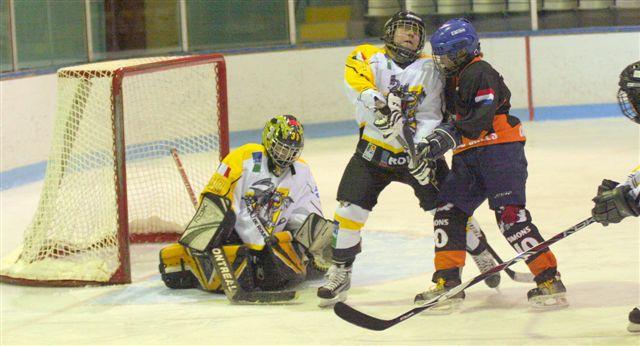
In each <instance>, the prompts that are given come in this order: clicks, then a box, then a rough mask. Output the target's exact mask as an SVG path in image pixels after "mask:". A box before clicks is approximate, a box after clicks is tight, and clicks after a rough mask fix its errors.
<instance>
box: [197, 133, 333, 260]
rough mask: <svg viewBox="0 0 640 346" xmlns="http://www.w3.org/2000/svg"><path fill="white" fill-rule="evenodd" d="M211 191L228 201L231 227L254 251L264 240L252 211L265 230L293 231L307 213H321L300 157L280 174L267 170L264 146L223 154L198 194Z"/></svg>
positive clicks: (251, 146)
mask: <svg viewBox="0 0 640 346" xmlns="http://www.w3.org/2000/svg"><path fill="white" fill-rule="evenodd" d="M205 192H212V193H214V194H216V195H219V196H224V197H227V198H229V199H230V200H231V203H232V207H233V210H234V212H235V214H236V223H235V230H236V232H237V233H238V235H239V236H240V238H241V239H242V241H243V242H244V243H245V244H246V245H247V246H248V247H250V248H252V249H254V250H261V249H262V248H263V247H264V245H265V243H264V237H263V236H262V234H261V233H260V232H259V231H258V228H257V226H256V224H255V223H254V222H255V221H254V220H252V214H253V215H254V216H257V219H258V220H259V221H260V222H261V223H262V225H263V226H264V227H265V228H266V230H267V231H268V232H269V233H276V232H281V231H283V230H297V229H298V228H299V227H300V226H301V225H302V223H303V222H304V220H305V219H306V217H307V216H308V215H309V214H310V213H312V212H313V213H316V214H318V215H322V208H321V205H320V195H319V193H318V187H317V186H316V182H315V180H314V179H313V175H312V174H311V169H310V168H309V166H308V165H307V164H306V163H305V162H304V161H303V160H301V159H298V161H296V162H294V163H293V165H292V166H291V168H289V169H287V170H285V171H284V172H283V174H282V175H281V176H276V175H274V174H273V173H271V172H270V171H269V164H268V156H267V153H266V150H265V148H264V146H262V145H260V144H245V145H243V146H241V147H239V148H237V149H235V150H233V151H232V152H231V153H229V155H227V156H226V157H225V158H224V159H223V160H222V162H221V163H220V165H219V166H218V169H217V170H216V172H215V173H214V174H213V176H212V177H211V180H210V181H209V183H208V184H207V186H206V187H205V189H204V191H203V192H202V194H204V193H205Z"/></svg>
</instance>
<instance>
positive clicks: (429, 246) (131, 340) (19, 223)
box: [0, 118, 640, 345]
mask: <svg viewBox="0 0 640 346" xmlns="http://www.w3.org/2000/svg"><path fill="white" fill-rule="evenodd" d="M525 129H526V131H527V136H528V141H527V145H526V152H527V157H528V160H529V180H528V184H527V193H528V205H527V207H528V209H529V210H531V212H532V216H533V220H534V223H535V224H536V225H537V226H538V227H539V229H540V230H541V232H542V234H543V235H544V236H545V237H547V238H548V237H550V236H553V235H555V234H556V233H559V232H561V231H563V230H565V229H566V228H568V227H570V226H572V225H574V224H576V223H577V222H579V221H581V220H583V219H585V218H587V217H588V216H589V215H590V209H591V207H592V202H591V201H590V199H591V198H592V197H593V196H594V194H595V192H596V187H597V186H598V184H599V183H600V181H601V180H602V179H603V178H609V179H613V180H618V181H622V180H624V179H626V175H627V173H628V172H630V170H632V169H633V168H634V167H635V166H637V165H638V164H639V163H640V155H639V154H640V152H639V151H640V126H636V125H634V124H633V123H631V122H630V121H628V120H626V119H624V118H617V119H612V118H605V119H594V120H572V121H547V122H536V123H526V124H525ZM356 139H357V138H356V134H354V135H353V136H348V137H333V138H327V139H317V140H314V139H311V140H308V141H307V142H306V146H305V151H304V153H303V156H304V158H305V160H306V161H308V162H309V163H310V164H311V167H312V170H313V172H314V175H315V177H316V180H317V182H318V186H319V188H320V193H321V195H322V202H323V209H324V211H325V213H326V215H327V216H329V217H331V216H332V215H333V210H334V208H335V207H336V202H335V201H334V197H335V195H336V190H337V186H338V182H339V179H340V176H341V174H342V171H343V168H344V166H345V165H346V163H347V161H348V160H349V158H350V156H351V155H352V153H353V150H354V147H355V142H356ZM212 173H213V172H212ZM41 187H42V183H41V182H39V183H33V184H29V185H25V186H21V187H18V188H14V189H10V190H6V191H2V192H1V193H0V197H1V214H0V215H1V217H2V220H1V227H2V229H1V231H2V238H1V239H2V245H1V247H2V248H1V250H2V253H1V254H2V256H3V257H4V256H6V255H8V254H9V253H10V252H11V251H12V250H13V249H14V248H15V247H16V246H18V245H19V244H20V243H21V242H22V232H23V230H24V229H25V227H26V226H27V225H28V223H29V222H30V221H31V217H32V216H33V213H34V211H35V208H36V205H37V202H38V197H39V194H40V189H41ZM87 197H88V198H90V196H87ZM417 204H418V203H417V200H416V198H415V197H414V196H413V193H412V192H411V190H410V189H409V188H408V187H406V186H403V185H399V184H392V185H391V186H390V187H389V188H388V189H387V190H385V191H384V192H383V194H382V196H381V198H380V203H379V205H378V206H377V207H376V208H375V209H374V211H373V213H372V214H371V217H370V218H369V221H368V222H367V224H366V225H365V227H364V232H363V253H362V254H361V255H360V256H359V257H358V259H357V261H356V263H355V265H354V274H353V285H352V289H351V291H350V296H349V300H348V303H350V304H352V305H354V306H356V307H357V308H359V309H361V310H362V311H364V312H367V313H370V314H373V315H374V316H377V317H382V318H392V317H395V316H397V315H399V314H401V313H403V312H405V311H407V310H409V309H411V308H412V300H413V296H414V295H415V294H416V293H417V292H419V291H421V290H424V289H425V288H427V287H428V286H429V285H430V282H429V280H430V277H431V274H432V272H433V262H432V260H433V238H432V233H433V228H432V217H431V216H430V215H427V214H425V213H424V212H422V211H421V210H420V209H419V208H418V206H417ZM475 216H476V217H477V219H478V220H479V222H480V223H481V225H482V227H483V229H484V231H485V233H486V234H487V237H488V238H489V241H490V243H491V244H492V245H493V247H494V248H495V249H496V250H497V252H498V253H500V254H501V257H502V258H503V259H505V260H506V259H508V258H511V257H513V256H514V255H515V252H514V251H513V250H512V249H511V248H510V247H509V246H508V244H507V241H506V240H505V239H504V238H503V237H502V235H501V234H500V232H499V230H498V228H497V226H496V225H495V219H494V216H493V213H492V212H491V211H489V210H488V208H487V205H486V203H485V204H484V205H483V206H481V207H480V208H479V209H478V211H477V212H476V215H475ZM161 247H162V245H161V244H155V245H136V246H134V247H133V253H132V262H133V269H132V270H133V275H134V282H133V284H130V285H122V286H110V287H85V288H33V287H19V286H11V285H6V284H0V290H1V299H2V300H1V305H2V306H1V328H0V335H1V336H0V344H2V345H11V344H56V345H72V344H85V345H115V344H132V345H150V344H184V345H187V344H189V345H201V344H202V345H203V344H211V345H221V344H260V345H270V344H288V345H343V344H347V345H351V344H359V345H374V344H376V345H377V344H384V345H407V344H420V345H426V344H433V345H440V344H441V345H471V344H473V345H479V344H480V345H483V344H486V345H501V344H508V345H513V344H518V345H533V344H535V345H540V344H544V345H565V344H570V345H577V344H582V345H583V344H596V345H640V335H633V334H631V333H629V332H627V331H626V325H627V314H628V313H629V311H630V310H631V308H632V307H633V306H635V305H637V304H639V303H640V287H639V286H640V263H639V257H640V229H639V219H632V218H628V219H626V220H624V221H623V222H622V223H620V224H617V225H611V226H609V227H606V228H605V227H602V226H600V225H592V226H589V227H588V228H586V229H584V230H582V231H580V232H578V233H576V234H575V235H572V236H571V237H569V238H566V239H563V240H561V241H560V242H558V243H557V244H556V245H554V246H553V247H552V249H553V251H554V252H555V255H556V257H557V258H558V261H559V270H560V272H561V273H562V278H563V281H564V283H565V285H566V286H567V290H568V293H567V297H568V300H569V303H570V306H569V307H568V308H566V309H562V310H556V311H546V312H536V311H532V310H531V309H530V308H529V306H528V304H527V302H526V293H527V290H529V289H530V288H533V284H523V283H516V282H513V281H511V280H510V279H509V278H508V276H506V275H504V274H503V275H502V283H501V285H500V289H499V290H492V289H489V288H487V287H486V286H485V285H484V284H483V283H479V284H477V285H475V286H473V287H471V288H469V289H468V290H467V299H466V301H465V302H464V305H463V306H462V309H461V310H460V311H459V312H457V313H454V314H452V315H446V316H422V315H421V316H415V317H413V318H411V319H409V320H407V321H405V322H403V323H400V324H398V325H396V326H395V327H393V328H391V329H388V330H386V331H383V332H373V331H368V330H365V329H361V328H358V327H355V326H352V325H350V324H348V323H346V322H344V321H342V320H341V319H339V318H338V317H337V316H335V315H334V313H333V311H332V310H321V309H319V308H318V307H317V306H316V304H317V302H316V299H315V287H317V286H318V285H319V283H320V282H310V283H307V284H306V285H305V287H304V288H302V291H301V292H302V293H301V298H300V300H299V301H298V302H297V304H295V305H284V306H283V305H281V306H232V305H230V304H229V303H228V301H227V300H226V299H225V298H224V297H222V296H218V295H212V294H209V293H205V292H201V291H198V290H186V291H184V290H183V291H178V290H170V289H168V288H166V287H165V286H164V284H163V283H162V282H161V280H160V276H159V274H158V271H157V266H158V250H159V249H160V248H161ZM467 263H468V265H467V267H466V268H465V271H464V273H463V280H467V279H470V278H472V277H473V276H475V275H477V273H478V270H477V269H476V267H475V265H474V264H473V262H472V261H471V259H470V258H468V261H467ZM514 269H516V270H517V271H526V267H525V266H524V265H523V264H518V265H516V266H515V267H514Z"/></svg>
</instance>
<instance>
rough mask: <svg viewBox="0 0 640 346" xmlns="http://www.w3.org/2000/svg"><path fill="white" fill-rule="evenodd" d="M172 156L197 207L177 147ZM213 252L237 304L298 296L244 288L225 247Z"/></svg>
mask: <svg viewBox="0 0 640 346" xmlns="http://www.w3.org/2000/svg"><path fill="white" fill-rule="evenodd" d="M171 156H172V157H173V161H174V162H175V164H176V168H177V169H178V171H179V172H180V177H181V178H182V183H183V184H184V187H185V189H186V190H187V193H188V194H189V197H190V198H191V203H192V204H193V207H194V208H196V209H197V208H198V200H197V199H196V197H195V196H196V195H195V193H194V191H193V187H192V186H191V183H190V182H189V178H188V177H187V173H186V172H185V170H184V166H183V165H182V161H181V160H180V157H179V156H178V151H177V150H176V149H171ZM211 253H212V254H213V261H212V262H213V267H214V268H215V271H216V273H218V275H219V276H220V284H221V285H222V290H223V291H224V294H225V296H226V297H227V299H229V301H230V302H232V303H237V304H277V303H286V302H288V301H291V300H293V299H295V298H297V293H296V292H289V291H279V292H253V291H245V290H243V289H242V287H240V285H239V284H238V279H237V278H236V277H235V275H234V273H233V268H232V267H231V265H230V264H229V260H228V259H227V256H226V255H225V253H224V249H223V248H222V247H221V246H215V247H213V248H212V249H211Z"/></svg>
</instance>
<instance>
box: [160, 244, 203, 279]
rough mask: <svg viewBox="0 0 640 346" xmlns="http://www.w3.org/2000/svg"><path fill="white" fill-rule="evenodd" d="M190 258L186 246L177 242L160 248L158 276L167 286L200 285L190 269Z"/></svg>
mask: <svg viewBox="0 0 640 346" xmlns="http://www.w3.org/2000/svg"><path fill="white" fill-rule="evenodd" d="M191 261H192V258H191V257H190V256H189V255H188V254H187V251H186V248H185V247H184V246H182V245H180V244H178V243H174V244H171V245H169V246H166V247H164V248H163V249H162V250H160V265H159V269H160V276H161V278H162V281H164V284H165V285H166V286H167V287H169V288H174V289H184V288H197V287H200V284H199V282H198V279H197V278H196V276H195V275H194V274H193V272H192V271H191V269H190V268H191V267H190V264H189V262H191Z"/></svg>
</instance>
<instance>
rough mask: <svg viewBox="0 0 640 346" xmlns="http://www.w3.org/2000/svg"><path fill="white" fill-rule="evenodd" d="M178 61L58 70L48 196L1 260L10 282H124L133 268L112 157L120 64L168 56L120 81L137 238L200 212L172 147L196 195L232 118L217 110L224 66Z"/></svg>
mask: <svg viewBox="0 0 640 346" xmlns="http://www.w3.org/2000/svg"><path fill="white" fill-rule="evenodd" d="M175 59H176V58H172V57H162V58H146V59H131V60H123V61H114V62H107V63H96V64H88V65H81V66H75V67H71V68H65V69H61V70H60V71H58V95H57V99H58V109H57V114H56V120H55V121H56V123H55V125H54V136H53V138H54V140H53V145H52V150H51V154H50V158H49V162H48V165H47V173H46V177H45V181H44V188H43V192H42V195H41V197H40V203H39V206H38V209H37V211H36V215H35V217H34V219H33V222H32V223H31V225H30V226H29V228H28V229H27V230H26V231H25V236H24V243H23V246H22V248H21V249H19V250H17V251H16V252H15V253H14V254H13V255H12V256H9V257H8V258H6V259H4V260H3V262H2V267H1V268H0V274H1V275H2V276H3V279H5V280H6V279H9V280H8V281H14V280H11V279H26V280H34V281H52V282H55V281H65V280H71V281H96V282H118V281H119V280H121V279H117V280H114V279H113V277H114V274H115V273H116V271H118V270H119V269H120V270H121V271H122V270H124V271H126V272H128V268H121V266H123V265H128V263H126V261H124V262H125V263H123V261H122V258H123V254H122V251H123V250H122V249H125V250H124V251H126V249H127V247H126V244H122V241H121V240H119V238H118V229H119V228H118V220H119V218H120V217H122V215H120V213H119V209H118V207H119V204H118V203H119V202H118V198H117V193H116V174H117V165H116V157H115V154H114V152H115V142H116V140H117V136H116V135H115V133H116V131H114V126H115V122H114V119H115V114H116V112H115V110H116V106H115V105H116V103H115V98H114V90H112V79H113V77H114V75H115V71H116V69H118V68H120V67H125V66H137V65H140V64H145V63H149V62H158V61H164V62H166V65H165V64H162V65H163V67H165V68H164V69H160V70H153V71H143V72H136V73H131V74H130V75H128V74H127V73H126V72H125V74H124V76H125V77H124V78H123V79H122V100H123V102H122V111H123V117H124V138H125V144H126V155H125V156H126V181H125V183H126V185H125V186H126V192H127V206H128V226H129V227H128V230H129V236H130V237H131V238H134V239H147V240H150V239H154V238H159V237H163V236H166V235H167V234H176V233H179V232H182V230H183V229H184V226H185V225H186V223H187V222H188V221H189V220H190V218H191V216H192V215H193V210H194V209H193V205H192V204H191V200H190V198H189V195H188V194H187V192H186V190H185V187H184V185H183V183H182V180H181V177H180V174H179V172H178V170H177V168H176V165H175V162H174V161H173V159H172V157H171V153H170V151H171V149H177V152H178V153H179V155H180V159H181V160H182V163H183V165H184V168H185V171H186V173H187V176H188V177H189V180H190V182H191V184H192V186H193V189H194V191H196V194H197V193H198V192H199V191H201V190H202V188H203V187H204V186H205V184H206V183H207V181H208V180H209V178H210V176H211V175H212V174H213V172H214V170H215V168H216V166H217V164H218V162H219V148H220V137H219V128H218V124H219V121H220V120H219V118H220V116H224V117H226V114H225V115H221V114H220V111H219V107H218V95H219V90H218V88H219V84H218V83H217V81H218V67H219V66H218V65H217V62H216V61H214V60H212V61H209V62H207V63H200V64H193V63H192V62H191V63H189V59H188V58H187V59H185V58H182V59H181V60H187V61H185V63H184V64H173V63H172V61H171V60H175ZM167 66H171V68H167ZM225 121H226V119H225ZM120 205H123V204H122V202H120ZM165 239H166V238H165ZM123 245H124V247H123ZM126 255H127V257H128V254H126ZM123 280H124V281H125V282H126V281H127V280H128V279H127V278H125V279H123Z"/></svg>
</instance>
